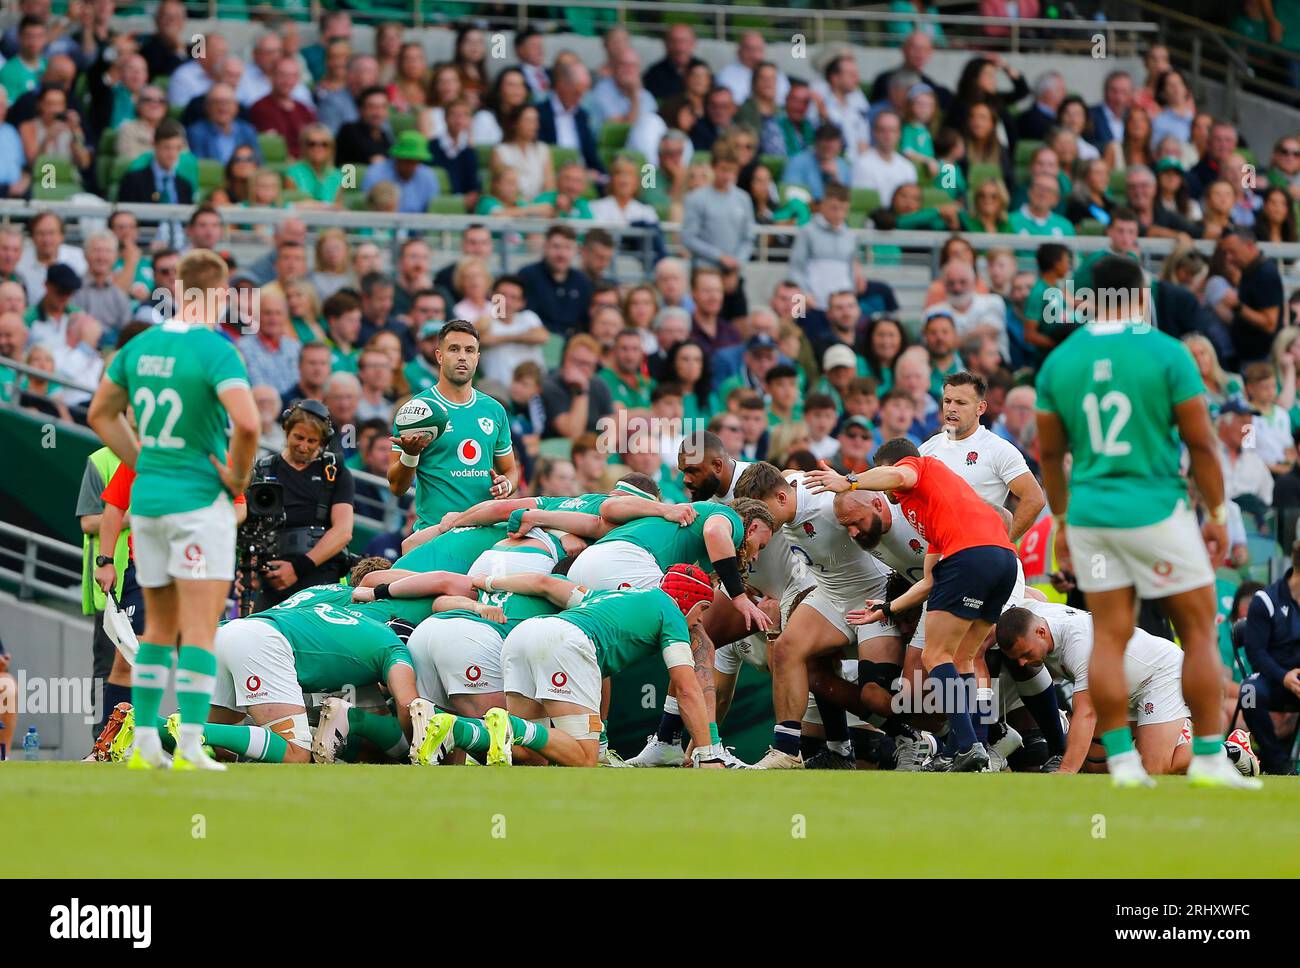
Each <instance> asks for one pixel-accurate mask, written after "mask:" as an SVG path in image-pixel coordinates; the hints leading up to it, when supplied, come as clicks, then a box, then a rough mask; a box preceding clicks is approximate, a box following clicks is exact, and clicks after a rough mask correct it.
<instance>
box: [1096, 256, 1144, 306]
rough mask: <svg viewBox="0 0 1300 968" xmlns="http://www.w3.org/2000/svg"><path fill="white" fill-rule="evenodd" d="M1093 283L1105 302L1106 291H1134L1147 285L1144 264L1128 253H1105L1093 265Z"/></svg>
mask: <svg viewBox="0 0 1300 968" xmlns="http://www.w3.org/2000/svg"><path fill="white" fill-rule="evenodd" d="M1092 285H1093V288H1094V289H1095V290H1096V292H1097V298H1098V299H1099V300H1102V301H1103V302H1104V300H1105V296H1104V295H1103V294H1104V293H1106V292H1108V291H1109V292H1112V293H1113V292H1115V291H1116V290H1123V291H1126V292H1132V291H1134V290H1137V289H1142V288H1143V287H1144V286H1145V285H1146V277H1145V276H1144V275H1143V274H1142V266H1141V265H1139V264H1138V262H1137V260H1135V259H1130V258H1129V257H1128V256H1126V255H1104V256H1102V257H1101V258H1100V259H1098V260H1097V261H1096V262H1095V263H1094V264H1093V267H1092Z"/></svg>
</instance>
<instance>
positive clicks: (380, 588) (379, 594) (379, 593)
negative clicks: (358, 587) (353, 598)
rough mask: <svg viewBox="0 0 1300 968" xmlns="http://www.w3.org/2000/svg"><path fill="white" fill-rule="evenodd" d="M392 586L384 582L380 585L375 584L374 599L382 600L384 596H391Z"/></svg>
mask: <svg viewBox="0 0 1300 968" xmlns="http://www.w3.org/2000/svg"><path fill="white" fill-rule="evenodd" d="M392 597H393V591H392V586H391V585H390V584H388V583H387V582H385V583H384V584H382V585H376V586H375V601H377V602H382V601H383V600H384V599H385V598H392Z"/></svg>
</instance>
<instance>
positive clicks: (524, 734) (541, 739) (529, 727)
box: [510, 716, 551, 753]
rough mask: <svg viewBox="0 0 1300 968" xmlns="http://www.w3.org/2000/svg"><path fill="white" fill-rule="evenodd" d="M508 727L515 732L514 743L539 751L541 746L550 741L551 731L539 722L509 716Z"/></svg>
mask: <svg viewBox="0 0 1300 968" xmlns="http://www.w3.org/2000/svg"><path fill="white" fill-rule="evenodd" d="M510 729H511V731H513V732H514V734H515V745H516V746H522V747H524V749H529V750H534V751H535V752H538V753H540V752H541V751H542V747H543V746H545V745H546V744H547V743H549V742H550V741H551V731H550V730H549V729H547V728H546V727H545V726H543V725H542V724H541V723H534V722H530V721H529V720H527V719H520V718H519V717H518V716H511V717H510Z"/></svg>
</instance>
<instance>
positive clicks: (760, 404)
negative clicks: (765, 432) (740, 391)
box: [737, 393, 767, 412]
mask: <svg viewBox="0 0 1300 968" xmlns="http://www.w3.org/2000/svg"><path fill="white" fill-rule="evenodd" d="M737 406H738V407H739V408H740V409H741V410H762V411H765V412H766V410H767V404H766V403H765V402H764V401H763V398H762V397H760V396H759V395H758V394H757V393H755V394H753V395H752V396H748V397H745V398H743V399H742V400H741V401H740V403H739V404H737Z"/></svg>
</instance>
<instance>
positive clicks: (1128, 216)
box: [1110, 205, 1142, 225]
mask: <svg viewBox="0 0 1300 968" xmlns="http://www.w3.org/2000/svg"><path fill="white" fill-rule="evenodd" d="M1141 221H1142V220H1141V219H1139V218H1138V213H1137V212H1135V211H1133V209H1131V208H1129V207H1128V206H1127V205H1121V206H1120V207H1119V208H1117V209H1114V210H1113V211H1112V212H1111V213H1110V224H1111V225H1114V224H1115V223H1116V222H1136V223H1138V224H1141Z"/></svg>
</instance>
